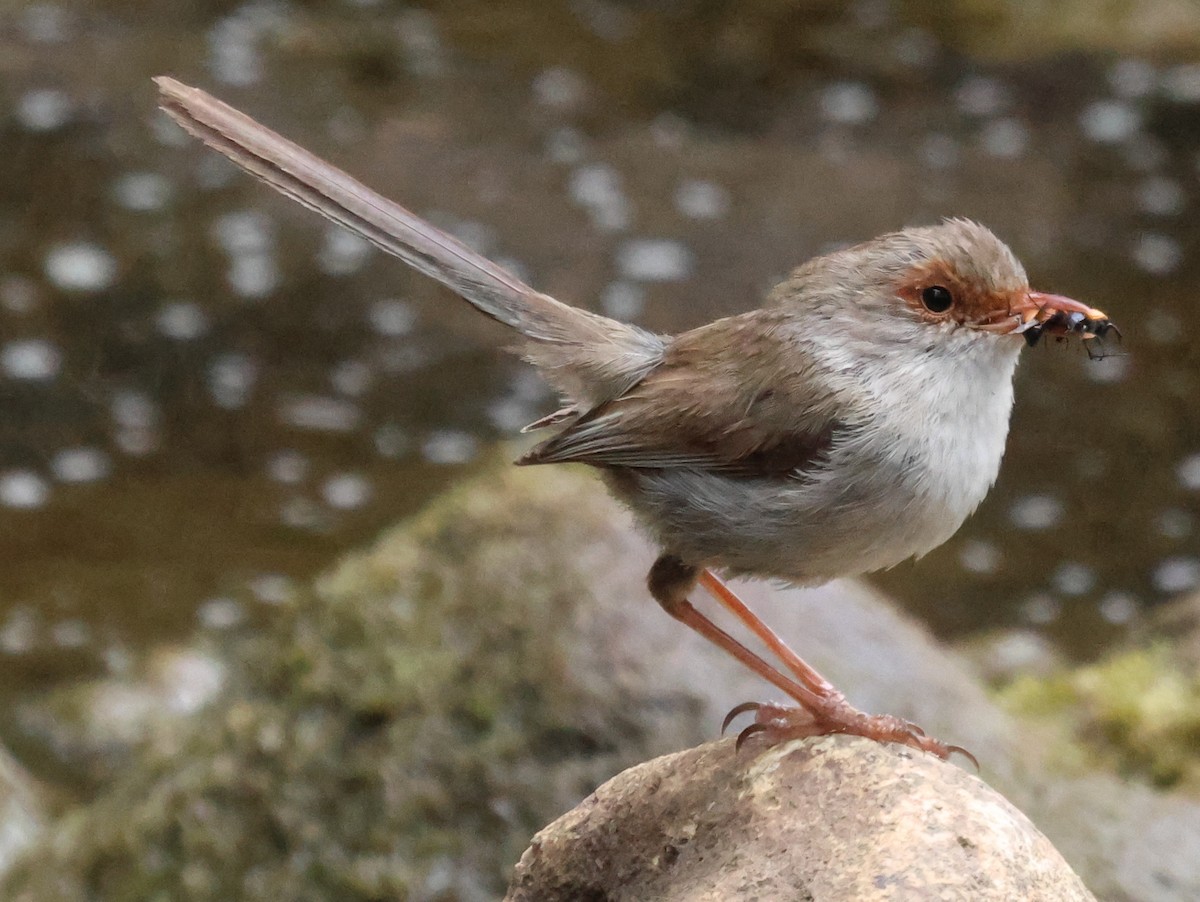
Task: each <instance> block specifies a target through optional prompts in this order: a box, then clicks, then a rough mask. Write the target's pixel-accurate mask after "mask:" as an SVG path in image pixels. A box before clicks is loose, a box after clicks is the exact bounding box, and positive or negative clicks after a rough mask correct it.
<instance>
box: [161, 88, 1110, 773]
mask: <svg viewBox="0 0 1200 902" xmlns="http://www.w3.org/2000/svg"><path fill="white" fill-rule="evenodd" d="M156 82H157V84H158V86H159V89H160V91H161V104H162V107H163V109H164V110H166V111H167V113H169V114H170V115H171V116H172V117H173V118H174V119H175V120H176V121H177V122H178V123H179V124H180V125H182V126H183V127H184V128H185V129H186V130H187V131H189V132H191V133H192V134H193V135H195V136H197V137H199V138H200V139H201V140H203V141H204V142H205V143H206V144H208V145H209V146H210V147H212V148H214V149H215V150H218V151H220V152H221V153H222V154H224V155H225V156H227V157H229V159H231V160H232V161H233V162H234V163H236V164H238V165H239V166H241V167H242V168H243V169H245V170H246V171H248V172H250V173H251V174H252V175H255V176H257V177H258V178H260V179H262V180H263V181H265V182H267V183H268V184H270V185H272V186H274V187H275V188H276V189H277V190H279V191H281V192H283V193H284V194H286V195H288V196H289V197H292V198H294V199H295V200H298V201H299V202H300V203H302V204H304V205H305V206H307V207H310V208H312V209H313V210H316V211H317V212H318V213H321V214H322V215H324V216H326V217H328V218H329V219H331V220H333V221H334V222H337V223H340V224H341V225H343V226H345V227H346V228H348V229H350V230H351V231H353V232H355V233H356V234H358V235H361V236H362V237H363V238H365V239H367V240H368V241H370V242H372V243H373V244H375V245H377V246H378V247H380V248H382V249H383V250H384V251H386V252H388V253H389V254H393V255H395V256H397V257H399V258H400V259H401V260H403V261H405V262H406V263H408V264H409V265H410V266H412V267H414V268H415V269H418V270H420V271H421V272H423V273H425V274H427V275H429V276H432V277H433V278H435V279H438V280H439V281H441V282H442V283H444V284H445V285H447V286H449V287H450V288H452V289H454V290H455V291H456V292H458V293H459V294H460V295H462V296H463V297H464V298H466V300H468V301H469V302H470V303H472V304H473V305H475V306H476V307H477V308H478V309H480V310H482V311H483V312H484V313H486V314H488V315H489V316H491V317H492V318H494V319H496V320H498V321H500V322H502V323H504V324H505V325H507V326H509V327H511V328H512V329H514V330H515V331H516V332H517V333H518V335H519V339H518V350H519V351H520V353H521V354H523V356H524V357H525V359H526V360H528V361H529V362H530V363H532V364H533V365H534V366H536V367H537V368H538V370H539V371H540V372H541V374H542V375H543V376H544V377H545V378H546V380H547V381H548V382H549V383H550V384H551V385H552V386H554V388H556V389H557V390H558V391H559V392H560V393H561V395H562V396H563V399H564V405H563V407H562V408H561V409H560V410H558V411H557V412H555V413H552V414H550V415H549V416H546V417H543V418H542V419H540V420H538V421H537V422H536V423H533V424H531V425H530V426H528V427H526V428H527V429H540V428H543V427H547V426H560V427H562V429H561V431H559V432H558V434H557V435H555V436H553V437H552V438H550V439H548V440H546V441H544V442H542V443H541V444H539V445H538V446H536V447H535V448H534V449H533V450H532V451H530V452H529V453H528V454H526V455H525V456H524V457H523V458H521V460H520V461H518V463H520V464H549V463H564V462H568V461H578V462H580V463H586V464H590V465H592V466H594V467H596V468H598V469H599V470H600V472H601V474H602V475H603V476H604V478H605V480H606V481H607V483H608V485H609V486H610V488H611V489H612V491H613V492H614V493H615V494H616V495H617V496H618V497H619V498H620V499H621V500H622V501H624V502H625V503H626V504H627V505H628V506H629V508H630V509H631V510H632V511H633V512H634V513H635V514H636V515H637V516H638V517H639V518H640V519H641V520H642V521H643V523H645V525H646V526H647V527H648V528H649V530H650V532H651V534H652V535H653V536H654V538H655V539H656V540H657V541H658V544H659V546H660V548H661V549H662V553H661V556H660V557H659V558H658V560H657V561H656V562H655V564H654V566H653V568H652V569H651V571H650V576H649V587H650V593H651V594H652V595H653V596H654V598H655V599H656V600H657V601H658V603H659V604H660V605H662V607H663V608H664V609H665V610H666V611H667V613H669V614H670V615H671V616H672V617H675V618H676V619H678V620H680V621H681V622H683V623H685V624H687V625H688V626H689V627H691V628H692V629H694V630H696V631H697V632H698V633H700V634H701V635H703V636H704V637H705V638H707V639H708V640H710V641H711V642H713V643H715V644H716V645H718V646H720V647H721V648H722V649H724V650H725V651H727V652H729V653H730V654H732V655H733V656H734V657H736V658H737V659H738V660H739V661H741V662H742V663H743V664H745V665H746V666H747V667H749V668H750V669H751V670H753V671H754V672H755V673H758V674H759V675H760V676H762V677H763V678H765V679H766V680H768V681H769V682H771V683H772V684H773V685H775V686H776V687H778V688H779V689H781V690H782V691H783V692H785V693H787V695H788V696H790V697H791V698H792V699H793V700H795V701H796V702H797V703H798V706H797V707H790V706H788V707H785V706H782V705H775V704H763V705H758V704H748V705H742V706H739V707H738V708H736V709H734V711H733V712H731V715H730V716H731V717H732V716H733V715H735V714H738V713H741V712H743V711H749V710H753V711H755V712H756V716H755V722H754V724H753V725H752V726H751V727H749V728H747V730H746V731H744V732H743V737H744V736H746V735H749V734H760V735H762V736H764V737H766V738H767V739H771V740H777V739H782V738H786V737H793V736H811V735H822V734H826V733H853V734H857V735H860V736H867V737H871V738H874V739H877V740H880V741H888V742H899V743H902V744H904V745H908V746H911V747H913V748H918V749H923V750H925V751H927V752H931V753H933V754H935V755H938V756H939V757H942V758H945V757H946V756H947V755H948V754H949V753H950V752H951V751H962V749H958V748H957V747H956V746H949V745H946V744H944V743H942V742H940V741H938V740H937V739H934V738H932V737H929V736H926V735H925V734H924V732H923V731H922V730H920V729H919V728H918V727H916V726H915V725H913V724H911V723H908V722H907V721H904V720H901V719H899V718H896V717H891V716H886V715H885V716H875V715H869V714H865V713H863V712H861V711H858V710H856V709H855V708H853V707H852V706H851V705H850V704H849V703H848V702H847V701H846V699H845V697H844V696H843V695H842V694H841V693H840V692H838V691H837V690H836V689H835V688H834V687H833V686H832V685H830V683H829V682H828V681H826V680H825V679H824V678H823V677H822V676H821V675H820V674H819V673H817V672H816V671H815V670H813V669H812V668H811V667H809V666H808V665H807V664H805V663H804V661H802V660H801V659H800V658H799V656H797V655H796V654H795V652H793V651H792V650H791V649H790V648H788V646H787V645H786V644H785V643H784V642H783V641H782V640H781V639H780V638H779V637H778V636H777V635H776V634H775V633H774V632H772V630H771V629H770V628H769V627H768V626H767V625H766V624H765V623H763V622H762V621H761V620H760V619H759V618H758V617H756V616H755V615H754V614H753V613H752V612H751V611H750V610H749V609H748V608H747V607H746V606H745V605H744V604H743V603H742V602H741V601H740V600H739V599H738V598H737V596H736V595H734V594H733V592H732V591H730V589H729V588H728V587H727V586H726V585H725V584H724V583H723V582H722V581H721V579H720V578H719V577H718V576H717V572H718V571H719V572H722V573H725V574H732V575H748V576H756V577H771V578H779V579H783V580H787V581H789V582H792V583H795V584H799V585H806V584H814V583H821V582H826V581H828V580H831V579H834V578H837V577H845V576H857V575H859V574H863V573H867V572H870V571H873V570H879V569H881V568H885V567H891V566H893V565H894V564H898V563H900V562H901V561H903V560H905V559H907V558H910V557H913V556H919V555H923V554H925V553H926V552H928V551H930V550H932V549H934V548H936V547H937V546H938V545H941V544H942V543H943V542H945V541H946V540H947V539H948V538H950V536H952V535H953V534H954V533H955V531H957V529H958V528H959V526H960V525H962V522H963V520H964V519H966V517H967V516H968V515H969V514H970V513H971V512H972V511H974V510H975V508H976V507H977V506H978V505H979V503H980V501H982V500H983V497H984V495H986V494H987V492H988V490H989V489H990V488H991V486H992V484H993V483H994V482H995V479H996V474H997V472H998V471H999V468H1000V459H1001V457H1002V456H1003V454H1004V442H1005V438H1006V436H1007V434H1008V421H1009V414H1010V412H1011V410H1012V404H1013V379H1012V377H1013V372H1014V370H1015V368H1016V365H1017V358H1018V356H1019V354H1020V351H1021V348H1022V347H1023V346H1024V344H1025V343H1026V341H1028V342H1029V343H1030V344H1032V343H1033V342H1034V341H1036V339H1037V337H1038V336H1039V335H1041V334H1042V332H1043V331H1048V332H1050V333H1052V334H1059V335H1062V334H1077V335H1081V336H1082V337H1083V338H1085V339H1090V338H1094V337H1096V336H1097V335H1101V336H1102V335H1104V334H1105V333H1107V332H1108V331H1111V330H1112V329H1113V328H1115V327H1113V326H1112V324H1111V323H1110V322H1109V320H1108V318H1107V317H1106V316H1104V314H1103V313H1101V312H1100V311H1098V310H1093V309H1091V308H1090V307H1087V306H1085V305H1084V304H1080V303H1078V302H1077V301H1073V300H1070V299H1069V298H1064V297H1060V296H1058V295H1052V294H1043V293H1041V292H1037V291H1032V290H1031V289H1030V287H1029V282H1028V280H1027V279H1026V276H1025V270H1024V269H1023V268H1022V266H1021V264H1020V263H1019V262H1018V261H1017V259H1016V257H1014V256H1013V254H1012V252H1011V251H1010V250H1009V249H1008V248H1007V247H1006V246H1005V245H1004V244H1003V243H1002V242H1001V241H1000V240H999V239H998V238H996V236H995V235H993V234H992V233H991V232H990V231H988V230H987V229H986V228H984V227H983V226H981V225H978V224H976V223H974V222H969V221H967V220H963V219H953V220H949V221H947V222H944V223H942V224H941V225H935V226H927V227H923V228H910V229H905V230H903V231H899V232H893V233H891V234H889V235H884V236H882V237H880V238H876V239H874V240H873V241H868V242H866V243H864V244H859V245H856V246H854V247H850V248H846V249H844V250H839V251H835V252H833V253H831V254H827V255H826V256H823V257H818V258H816V259H813V260H810V261H809V262H808V263H805V264H804V265H803V266H801V267H799V268H798V269H796V270H795V271H794V272H793V273H792V274H791V276H790V277H789V278H788V279H787V280H786V281H784V282H783V283H782V284H780V285H779V286H778V287H776V288H775V289H774V291H772V292H771V294H770V297H769V298H768V303H767V305H766V306H765V307H763V308H762V309H759V310H754V311H752V312H750V313H743V314H739V315H737V316H730V317H727V318H725V319H719V320H717V321H716V322H713V323H710V324H708V325H707V326H701V327H700V328H698V329H693V330H692V331H690V332H685V333H683V334H681V335H675V336H665V335H655V334H653V333H650V332H647V331H645V330H643V329H639V328H638V327H636V326H632V325H628V324H626V323H621V322H617V321H615V320H612V319H608V318H607V317H603V316H599V315H597V314H594V313H589V312H587V311H584V310H580V309H578V308H575V307H570V306H567V305H565V304H562V303H559V302H558V301H556V300H554V299H553V298H551V297H548V296H547V295H544V294H541V293H539V292H537V291H535V290H533V289H532V288H530V287H529V286H528V285H525V284H524V283H522V282H521V281H520V280H519V279H517V278H516V277H515V276H513V275H512V274H511V273H509V272H506V271H505V270H504V269H502V268H500V267H499V266H497V265H496V264H494V263H492V262H491V261H490V260H487V259H485V258H483V257H481V256H480V255H479V254H476V253H475V252H474V251H472V250H470V249H469V248H467V247H466V246H464V245H463V244H461V243H460V242H458V241H456V240H455V239H454V238H452V237H450V236H449V235H446V234H445V233H443V232H441V231H439V230H438V229H436V228H434V227H433V226H431V225H430V224H429V223H427V222H425V221H424V220H422V219H420V218H419V217H417V216H415V215H414V214H412V213H410V212H409V211H408V210H406V209H404V208H403V207H401V206H399V205H397V204H395V203H393V202H392V201H389V200H387V199H386V198H383V197H381V196H380V195H379V194H377V193H375V192H374V191H371V190H370V189H369V188H367V187H365V186H364V185H362V184H360V183H359V182H357V181H355V180H354V179H352V178H351V177H350V176H348V175H346V174H345V173H344V172H342V171H341V170H339V169H337V168H335V167H333V166H331V165H330V164H328V163H326V162H324V161H323V160H321V159H319V158H317V157H315V156H313V155H312V154H310V153H308V152H307V151H305V150H303V149H302V148H300V147H298V146H296V145H295V144H293V143H292V142H290V141H287V140H286V139H284V138H282V137H280V136H279V135H277V134H275V133H274V132H272V131H270V130H268V129H267V128H265V127H264V126H262V125H260V124H259V123H258V122H256V121H255V120H253V119H251V118H250V117H248V116H245V115H244V114H242V113H239V112H238V111H237V110H234V109H232V108H231V107H229V106H227V105H225V104H224V103H221V102H220V101H218V100H216V99H215V98H213V97H211V96H209V95H208V94H206V93H204V92H203V91H200V90H198V89H195V88H189V87H187V86H185V85H182V84H180V83H179V82H177V81H175V80H174V79H171V78H166V77H162V78H158V79H156ZM1023 337H1024V340H1023ZM697 584H699V585H701V586H703V587H704V588H705V589H706V590H707V591H708V592H710V593H711V594H712V595H713V596H714V597H715V598H716V599H717V601H719V602H720V603H721V604H722V605H724V606H725V607H726V608H728V609H729V610H730V611H731V612H732V613H733V614H734V615H736V616H737V618H738V619H739V620H740V621H741V622H742V623H744V624H745V625H746V626H747V627H748V628H749V629H750V630H751V631H752V632H753V633H754V634H755V635H756V636H757V637H758V638H759V639H760V640H761V641H762V642H763V643H764V644H765V645H766V647H767V648H768V649H770V651H771V653H772V654H774V655H775V656H776V657H777V658H778V659H779V661H780V663H781V664H782V665H783V666H782V669H781V668H778V667H776V666H773V665H772V664H770V663H769V662H768V661H767V660H765V659H764V658H762V657H760V656H759V655H758V654H756V653H755V652H753V651H751V650H750V649H749V648H747V647H746V646H745V645H743V644H742V643H741V642H739V641H738V640H737V639H735V638H734V637H733V636H731V635H730V634H728V633H727V632H725V631H724V630H722V629H721V628H720V627H719V626H717V625H716V624H715V623H713V622H712V621H711V620H710V619H709V618H708V617H706V616H705V615H703V614H701V613H700V612H699V611H698V610H697V609H696V608H695V607H693V606H692V604H691V602H690V601H689V600H688V596H689V594H690V593H691V591H692V590H693V588H694V587H695V586H696V585H697ZM726 723H728V720H727V721H726Z"/></svg>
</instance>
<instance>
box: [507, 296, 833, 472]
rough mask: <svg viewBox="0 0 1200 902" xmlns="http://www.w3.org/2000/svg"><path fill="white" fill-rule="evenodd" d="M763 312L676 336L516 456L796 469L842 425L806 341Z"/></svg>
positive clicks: (820, 451) (529, 460)
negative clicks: (648, 362)
mask: <svg viewBox="0 0 1200 902" xmlns="http://www.w3.org/2000/svg"><path fill="white" fill-rule="evenodd" d="M780 322H781V317H780V316H779V314H777V313H774V312H770V311H756V312H754V313H751V314H745V315H743V316H740V317H730V318H729V319H724V320H718V321H717V322H715V323H712V324H710V325H708V326H704V327H702V328H700V329H696V330H694V331H692V332H687V333H684V334H683V335H680V336H678V337H677V338H675V339H674V341H672V342H671V344H670V345H668V347H667V349H666V351H665V354H664V357H663V361H662V363H661V364H659V365H658V366H657V367H656V368H655V369H654V370H653V371H651V372H650V373H649V374H648V375H647V376H646V377H645V378H643V379H642V380H641V381H640V382H639V383H637V384H636V385H635V386H633V388H631V389H630V390H629V391H627V392H626V393H625V394H623V395H621V396H620V397H618V398H616V399H614V400H612V401H608V402H606V403H604V404H601V405H599V406H598V407H596V408H594V409H593V410H591V411H589V412H588V413H587V414H585V415H584V416H583V417H581V418H580V419H579V420H578V421H576V422H575V423H572V424H571V425H570V426H568V427H567V428H566V429H565V430H563V431H562V432H561V433H559V434H558V435H556V436H555V437H554V438H552V439H549V440H548V441H546V442H543V443H542V444H540V445H538V446H537V447H535V448H534V449H533V450H532V451H530V452H529V453H528V454H527V455H525V457H523V458H522V459H521V460H520V461H518V463H521V464H543V463H560V462H565V461H580V462H583V463H588V464H593V465H596V466H604V467H645V468H681V469H697V470H708V471H712V472H719V473H725V474H728V475H738V476H748V477H770V476H786V475H792V474H795V473H797V472H799V471H802V470H804V469H806V468H808V467H810V466H811V465H812V464H813V463H814V462H816V461H818V460H820V459H821V458H822V457H823V456H824V455H825V454H826V453H827V452H828V450H829V448H830V446H831V444H832V443H833V440H834V437H835V435H836V434H837V432H838V431H839V429H841V428H843V424H842V423H841V422H840V421H839V419H838V417H837V416H836V415H835V414H836V411H837V406H836V405H835V403H834V397H833V393H832V392H831V391H830V390H828V388H827V387H826V386H825V385H824V384H823V380H821V379H820V378H819V371H818V370H817V369H816V368H815V367H814V366H813V365H812V362H811V359H810V357H809V355H807V354H806V353H805V352H804V349H803V347H802V346H799V345H797V344H796V343H795V342H794V340H790V339H789V338H788V336H787V335H786V333H784V331H783V330H781V329H780V328H779V324H780Z"/></svg>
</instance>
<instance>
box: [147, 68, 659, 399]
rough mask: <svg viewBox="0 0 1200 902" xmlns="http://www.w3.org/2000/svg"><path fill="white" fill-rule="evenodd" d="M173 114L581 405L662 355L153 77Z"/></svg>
mask: <svg viewBox="0 0 1200 902" xmlns="http://www.w3.org/2000/svg"><path fill="white" fill-rule="evenodd" d="M154 81H155V83H156V84H157V85H158V89H159V92H160V96H159V103H160V106H161V107H162V109H163V110H165V111H166V112H167V113H168V114H169V115H170V116H171V118H173V119H174V120H175V121H176V122H178V123H179V124H180V125H181V126H183V128H184V129H185V130H186V131H188V132H189V133H190V134H192V135H194V136H195V137H197V138H199V139H200V140H201V141H203V142H204V143H205V144H207V145H208V146H209V147H211V148H213V149H214V150H216V151H218V152H219V153H222V154H224V155H225V156H226V157H228V158H229V159H230V160H232V161H233V162H234V163H236V164H237V165H238V166H240V167H241V168H242V169H244V170H246V171H247V172H249V173H250V174H251V175H254V176H256V177H258V178H260V179H262V180H263V181H264V182H266V183H267V184H269V185H271V186H272V187H274V188H275V189H276V190H277V191H280V192H281V193H283V194H285V195H287V196H288V197H291V198H293V199H294V200H297V201H299V202H300V203H301V204H303V205H304V206H306V207H308V208H309V209H312V210H315V211H316V212H318V213H320V214H321V215H322V216H325V217H327V218H329V219H331V220H333V221H334V222H336V223H338V224H340V225H342V226H344V227H346V228H347V229H349V230H350V231H352V232H354V233H355V234H357V235H360V236H361V237H363V238H365V239H366V240H367V241H370V242H371V243H372V244H374V245H376V246H377V247H379V248H380V249H382V250H384V251H386V252H387V253H389V254H392V255H394V256H396V257H399V258H400V259H401V260H403V261H404V262H405V263H407V264H408V265H409V266H411V267H413V268H414V269H416V270H418V271H419V272H422V273H425V274H426V275H428V276H431V277H433V278H434V279H437V280H438V281H439V282H441V283H442V284H444V285H446V286H448V287H449V288H451V289H453V290H454V291H455V292H457V293H458V294H460V295H462V296H463V297H464V298H465V299H466V300H468V301H469V302H470V303H472V304H473V305H475V306H476V307H477V308H479V309H480V310H482V311H483V312H484V313H486V314H488V315H489V316H491V317H493V318H495V319H497V320H499V321H500V322H502V323H505V324H506V325H509V326H511V327H512V328H514V329H516V330H517V331H518V332H520V333H521V334H522V335H523V336H525V337H526V338H527V339H531V341H529V342H526V343H523V344H522V346H521V348H520V350H521V351H522V352H523V353H524V354H525V355H526V356H527V357H528V358H529V359H530V360H531V361H532V362H533V363H535V364H536V365H538V366H539V368H541V369H542V370H543V372H544V373H545V375H546V377H547V378H548V380H549V381H550V382H551V383H552V384H554V385H555V386H556V387H557V388H559V389H560V390H561V391H563V392H564V393H566V394H567V395H569V396H570V397H571V398H572V399H573V400H574V401H576V402H580V403H582V404H588V405H590V404H595V403H600V402H601V401H603V400H606V399H607V398H609V397H613V396H615V395H617V394H620V393H621V392H622V391H624V390H625V389H627V388H628V387H629V386H630V385H632V384H633V383H634V382H636V381H638V380H639V379H640V378H641V377H642V376H643V375H644V374H645V373H646V372H647V371H648V370H649V369H651V368H652V367H653V366H654V365H655V364H656V363H657V362H658V360H659V359H660V358H661V353H662V347H663V340H662V339H661V338H659V337H658V336H656V335H652V334H650V333H648V332H645V331H643V330H641V329H638V328H636V327H634V326H630V325H627V324H625V323H619V322H616V321H615V320H611V319H608V318H607V317H603V316H598V315H596V314H594V313H589V312H588V311H586V310H580V309H579V308H577V307H571V306H569V305H567V304H563V303H560V302H559V301H556V300H555V299H554V298H552V297H549V296H548V295H545V294H542V293H540V292H538V291H535V290H534V289H532V288H530V287H529V286H528V285H526V284H525V283H524V282H522V281H521V280H520V279H518V278H517V277H516V276H514V275H513V274H512V273H510V272H508V271H506V270H505V269H503V268H502V267H500V266H497V265H496V264H495V263H493V262H492V261H490V260H488V259H487V258H485V257H483V256H481V255H479V254H477V253H475V252H474V251H473V250H471V249H470V248H468V247H467V246H466V245H464V244H463V243H462V242H460V241H458V240H457V239H455V238H453V237H451V236H450V235H447V234H446V233H445V232H443V231H441V230H440V229H437V228H435V227H434V226H432V225H430V224H429V223H428V222H426V221H425V220H423V219H421V218H420V217H419V216H417V215H415V214H413V213H411V212H410V211H408V210H406V209H404V207H402V206H400V205H399V204H397V203H394V202H393V201H390V200H388V199H387V198H385V197H383V196H382V195H380V194H378V193H376V192H375V191H372V190H371V189H370V188H368V187H367V186H366V185H363V184H362V183H361V182H359V181H357V180H355V179H353V178H351V177H350V176H349V175H347V174H346V173H345V172H343V171H342V170H340V169H338V168H337V167H335V166H333V165H331V164H329V163H326V162H325V161H324V160H322V159H321V158H319V157H317V156H315V155H314V154H311V153H309V152H308V151H306V150H304V149H303V148H302V147H300V146H299V145H297V144H294V143H293V142H291V141H289V140H287V139H286V138H284V137H282V136H280V135H278V134H276V133H275V132H273V131H271V130H270V129H268V128H267V127H266V126H264V125H261V124H260V123H258V122H256V121H255V120H254V119H252V118H250V117H249V116H247V115H245V114H244V113H241V112H239V111H238V110H235V109H234V108H233V107H231V106H229V105H227V104H225V103H222V102H221V101H220V100H217V99H216V98H215V97H213V96H211V95H209V94H207V93H205V92H204V91H201V90H200V89H198V88H191V87H188V86H187V85H184V84H181V83H180V82H178V81H176V80H175V79H173V78H169V77H167V76H160V77H158V78H156V79H154Z"/></svg>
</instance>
